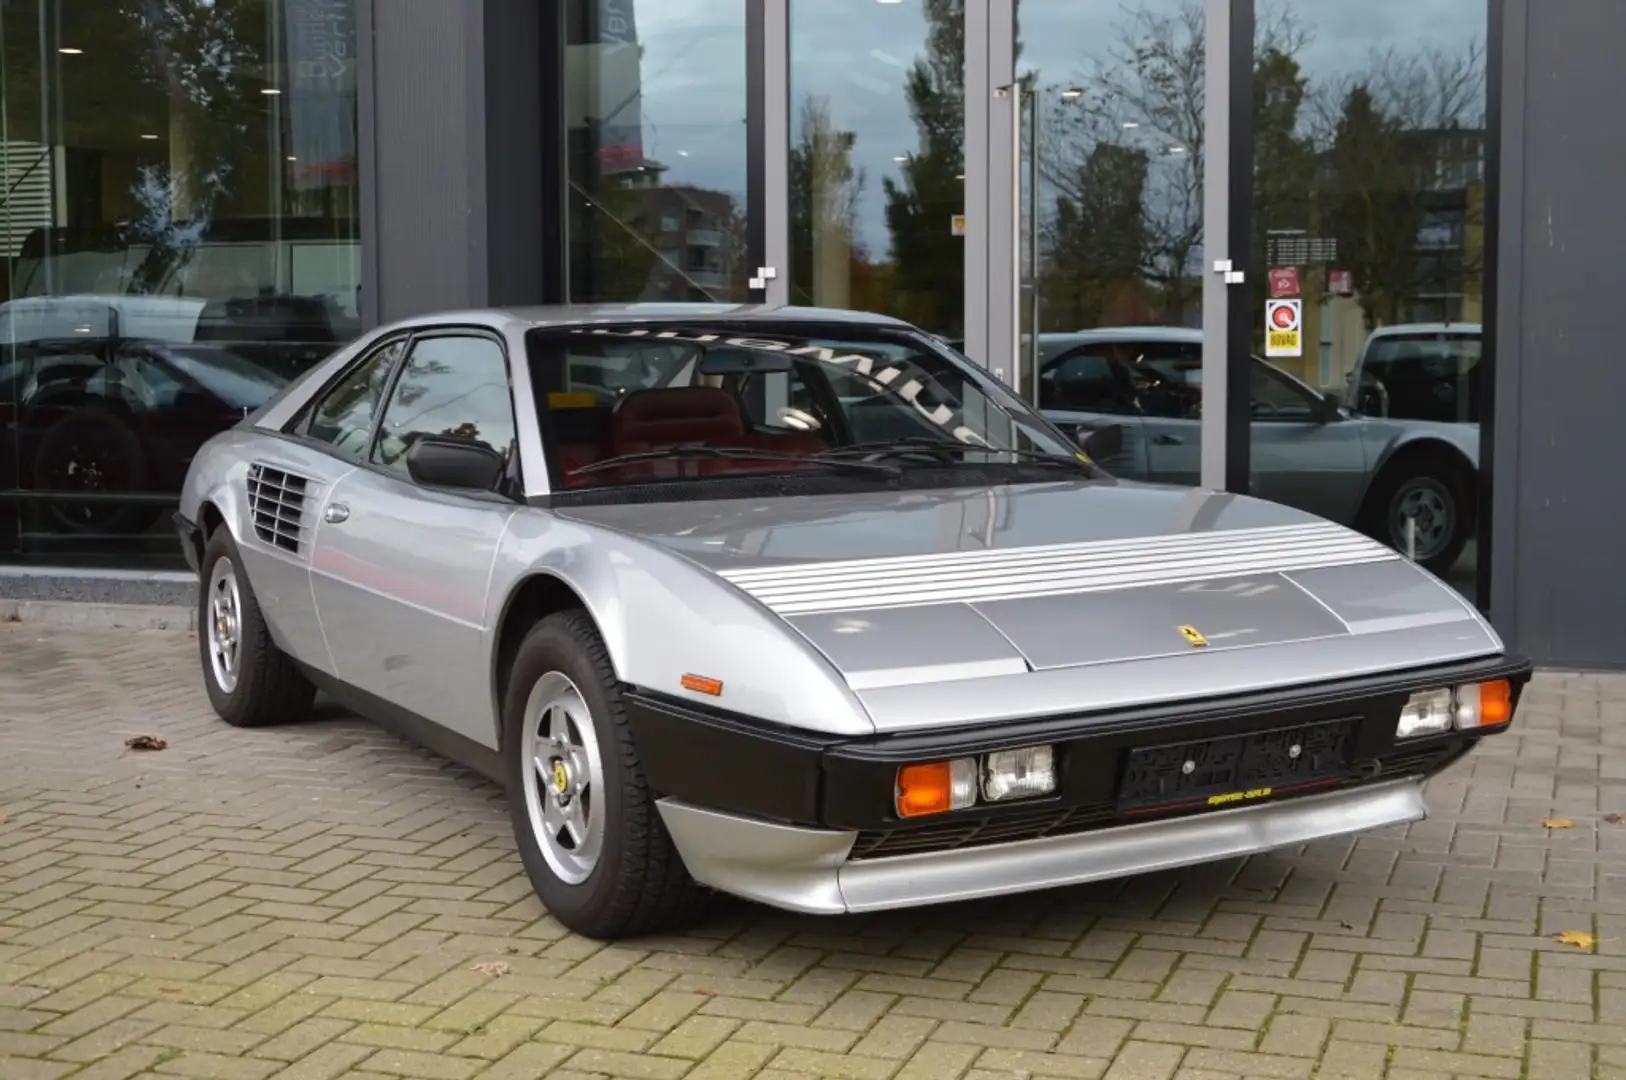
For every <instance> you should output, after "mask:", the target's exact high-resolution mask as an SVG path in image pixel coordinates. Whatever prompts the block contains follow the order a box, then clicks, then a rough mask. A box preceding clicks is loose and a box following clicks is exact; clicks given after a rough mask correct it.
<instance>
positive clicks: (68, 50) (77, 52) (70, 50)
mask: <svg viewBox="0 0 1626 1080" xmlns="http://www.w3.org/2000/svg"><path fill="white" fill-rule="evenodd" d="M57 52H59V53H61V54H62V55H64V56H83V55H84V52H85V50H83V49H76V48H74V47H73V46H72V45H64V46H62V48H60V49H58V50H57Z"/></svg>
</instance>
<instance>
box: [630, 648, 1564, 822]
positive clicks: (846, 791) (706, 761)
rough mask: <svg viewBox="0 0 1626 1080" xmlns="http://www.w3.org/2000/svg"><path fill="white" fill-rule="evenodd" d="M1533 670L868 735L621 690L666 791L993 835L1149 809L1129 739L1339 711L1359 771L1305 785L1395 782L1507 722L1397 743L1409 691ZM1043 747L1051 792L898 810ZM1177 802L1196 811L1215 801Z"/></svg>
mask: <svg viewBox="0 0 1626 1080" xmlns="http://www.w3.org/2000/svg"><path fill="white" fill-rule="evenodd" d="M1531 670H1532V668H1531V665H1530V664H1529V662H1527V661H1525V660H1523V659H1518V658H1510V657H1497V658H1494V659H1492V660H1488V661H1485V660H1482V661H1474V662H1469V663H1463V664H1450V665H1438V666H1434V667H1430V668H1422V669H1417V670H1413V671H1404V672H1390V673H1386V674H1384V675H1381V676H1374V677H1363V678H1357V679H1349V680H1343V681H1340V682H1337V683H1321V684H1317V685H1313V686H1308V687H1296V688H1291V689H1285V690H1272V691H1267V692H1263V693H1256V694H1248V695H1240V696H1235V697H1228V698H1218V699H1214V700H1211V701H1195V702H1192V701H1186V702H1179V703H1174V704H1168V705H1159V706H1155V707H1147V708H1139V709H1128V710H1121V711H1116V712H1111V713H1076V714H1071V715H1066V716H1052V717H1043V718H1039V719H1033V720H1018V721H1004V722H997V723H988V724H974V725H968V726H965V727H960V728H952V729H948V730H936V731H926V732H911V733H900V734H892V735H871V736H864V737H851V736H837V735H825V734H820V733H817V732H807V731H799V730H796V729H792V728H787V727H784V726H782V725H777V724H771V723H765V722H763V721H760V720H756V719H754V718H750V717H742V716H737V715H732V714H728V713H724V712H722V711H720V710H715V709H711V708H707V707H705V706H702V705H699V704H697V703H694V702H690V701H685V700H682V699H679V698H675V697H672V696H669V695H666V694H657V693H651V692H649V691H643V690H629V691H627V693H626V695H625V700H626V706H627V717H628V721H629V723H630V724H631V726H632V732H633V737H634V738H635V739H636V740H637V743H638V748H639V757H640V759H641V762H642V765H643V770H644V775H645V778H646V779H647V781H648V783H649V785H650V787H651V789H653V790H654V791H655V792H656V793H657V794H659V795H664V796H672V797H675V798H678V799H682V800H683V801H685V802H688V803H691V804H693V805H696V806H703V807H706V808H709V809H713V810H717V811H720V812H724V813H735V814H741V815H745V816H749V817H757V818H763V819H766V820H771V821H778V822H784V823H786V824H793V825H805V826H811V827H823V828H833V829H850V830H854V831H858V832H861V833H866V834H869V835H871V836H874V835H877V834H880V833H886V834H889V835H893V836H897V835H899V834H904V833H911V832H914V831H916V830H921V831H926V830H934V829H936V830H941V829H955V828H964V827H970V826H977V827H979V828H980V829H981V830H982V831H984V832H987V831H989V829H991V828H992V829H994V831H998V829H997V827H999V826H1000V825H1001V823H1002V822H1008V823H1010V824H1011V825H1013V826H1014V825H1015V824H1016V822H1017V819H1020V818H1024V817H1027V818H1031V817H1033V816H1034V815H1035V814H1039V815H1044V814H1053V813H1055V812H1058V811H1065V812H1067V815H1068V817H1069V819H1074V818H1077V817H1079V816H1080V815H1082V816H1083V817H1086V818H1092V819H1093V818H1094V817H1095V816H1097V815H1096V812H1095V811H1092V810H1091V809H1090V808H1100V807H1103V806H1104V807H1106V808H1108V810H1110V811H1111V812H1112V814H1111V816H1112V818H1113V820H1135V819H1140V818H1143V817H1144V816H1145V815H1144V814H1134V815H1129V814H1126V813H1124V812H1123V811H1121V810H1119V809H1118V808H1117V807H1116V796H1117V792H1118V790H1119V787H1120V783H1121V781H1122V778H1123V770H1124V765H1125V762H1126V760H1127V758H1128V754H1129V752H1130V751H1131V750H1133V749H1140V748H1144V747H1146V746H1148V745H1158V744H1174V743H1195V742H1201V741H1204V740H1209V739H1217V738H1224V737H1227V736H1235V735H1241V734H1249V733H1254V732H1260V731H1264V730H1267V729H1270V728H1280V727H1284V726H1290V725H1291V726H1298V725H1310V724H1317V723H1323V722H1328V721H1335V720H1342V719H1348V720H1353V721H1355V722H1356V724H1357V728H1356V731H1355V734H1354V736H1353V743H1352V746H1351V747H1350V751H1349V753H1350V767H1349V769H1348V770H1347V771H1345V772H1342V773H1340V774H1338V775H1336V776H1332V777H1328V778H1324V779H1326V781H1327V782H1326V783H1318V784H1317V785H1316V786H1315V787H1314V788H1313V789H1311V788H1307V789H1305V791H1304V793H1305V794H1308V793H1310V792H1311V791H1312V790H1326V789H1327V788H1328V787H1329V786H1346V785H1349V784H1355V783H1365V782H1370V781H1372V780H1375V779H1379V778H1384V779H1392V778H1393V777H1394V776H1396V775H1397V773H1396V772H1395V771H1394V770H1395V767H1396V765H1397V764H1399V763H1401V762H1404V763H1405V767H1406V768H1407V769H1409V770H1410V773H1409V774H1415V775H1432V774H1433V773H1434V772H1437V771H1439V770H1440V769H1441V768H1444V767H1445V765H1447V764H1449V763H1450V762H1451V761H1454V760H1456V758H1458V757H1460V756H1461V755H1462V754H1463V753H1466V752H1467V751H1468V750H1469V749H1471V748H1472V747H1473V746H1474V745H1475V744H1476V743H1477V742H1478V741H1479V740H1480V739H1482V738H1484V737H1485V736H1487V735H1494V734H1497V733H1498V732H1499V731H1500V730H1505V729H1504V728H1498V729H1480V730H1476V731H1452V732H1447V733H1444V734H1441V735H1435V736H1428V737H1424V738H1418V739H1408V740H1405V741H1404V742H1397V741H1396V740H1395V737H1394V729H1395V723H1396V721H1397V720H1398V718H1399V715H1400V710H1401V708H1402V707H1403V706H1404V705H1405V702H1406V699H1407V697H1408V696H1409V695H1410V694H1412V693H1413V692H1414V691H1417V690H1424V689H1431V688H1434V687H1440V686H1450V685H1456V684H1460V683H1467V682H1476V681H1483V680H1487V679H1496V678H1506V679H1508V680H1509V681H1511V682H1512V684H1513V697H1514V706H1515V709H1516V708H1517V705H1518V700H1519V696H1520V694H1521V692H1522V690H1523V688H1524V685H1525V683H1527V682H1528V681H1529V678H1530V674H1531ZM1036 744H1049V745H1052V746H1054V747H1055V748H1056V754H1057V764H1056V767H1057V790H1056V793H1055V794H1054V795H1053V796H1049V797H1045V798H1042V799H1028V800H1022V801H1019V802H1012V803H1009V804H1004V805H998V804H996V805H981V806H978V807H976V808H974V809H969V810H966V811H958V812H955V813H951V814H944V815H940V816H934V817H931V818H927V819H924V820H922V821H919V822H904V821H902V820H900V819H899V818H898V816H897V813H896V810H895V807H894V806H893V785H894V783H895V779H896V775H897V769H898V766H900V765H903V764H907V763H910V762H920V761H940V760H943V759H946V758H955V757H971V756H976V755H979V754H985V753H989V752H991V751H995V750H1004V749H1012V748H1016V747H1022V746H1032V745H1036ZM1179 809H1181V810H1182V812H1198V813H1200V812H1203V811H1205V810H1207V809H1209V807H1207V806H1206V805H1205V806H1194V807H1185V808H1179ZM1105 823H1108V824H1110V823H1111V822H1110V821H1108V822H1105ZM1016 831H1018V832H1021V831H1022V830H1021V829H1017V830H1016Z"/></svg>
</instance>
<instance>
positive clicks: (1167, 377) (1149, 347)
mask: <svg viewBox="0 0 1626 1080" xmlns="http://www.w3.org/2000/svg"><path fill="white" fill-rule="evenodd" d="M1126 351H1127V352H1130V353H1132V356H1131V357H1130V358H1129V365H1128V366H1129V368H1130V370H1132V371H1133V372H1134V375H1135V399H1136V401H1137V402H1138V404H1139V406H1140V409H1141V411H1142V412H1143V413H1144V414H1145V415H1147V416H1151V417H1156V418H1158V419H1161V420H1200V419H1202V411H1203V350H1202V346H1201V345H1199V344H1196V343H1195V342H1183V341H1148V342H1141V343H1139V344H1136V345H1132V346H1129V347H1128V348H1127V349H1126Z"/></svg>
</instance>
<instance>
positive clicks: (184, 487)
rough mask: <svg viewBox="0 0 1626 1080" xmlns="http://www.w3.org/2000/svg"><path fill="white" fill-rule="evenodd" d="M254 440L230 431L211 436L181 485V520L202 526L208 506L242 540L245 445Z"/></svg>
mask: <svg viewBox="0 0 1626 1080" xmlns="http://www.w3.org/2000/svg"><path fill="white" fill-rule="evenodd" d="M253 438H254V436H253V435H251V434H250V433H248V432H244V431H240V430H238V429H235V428H234V429H232V430H230V431H223V432H221V433H220V434H218V435H215V436H213V437H212V438H210V439H209V440H208V441H207V442H205V443H204V444H203V446H202V447H200V448H199V449H198V452H197V453H196V454H195V455H193V457H192V463H191V464H190V465H189V466H187V470H186V479H185V480H183V481H182V482H181V498H180V506H179V507H178V509H179V510H180V513H181V516H183V517H185V518H186V519H187V520H188V521H191V522H193V523H194V524H196V525H199V526H201V525H202V524H203V520H202V513H203V505H204V504H205V503H208V504H210V505H212V506H213V507H214V508H215V510H217V511H218V512H219V513H220V516H221V518H222V519H223V520H224V521H225V522H226V523H227V524H228V525H229V526H230V528H231V531H232V536H233V537H234V538H236V539H238V540H241V539H242V536H243V530H244V529H245V528H247V525H248V507H247V505H246V502H247V500H246V499H245V497H244V492H245V491H246V484H245V483H244V477H245V476H246V475H247V473H248V458H249V453H248V450H247V444H248V443H249V442H250V441H251V440H252V439H253Z"/></svg>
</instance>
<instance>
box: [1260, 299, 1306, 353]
mask: <svg viewBox="0 0 1626 1080" xmlns="http://www.w3.org/2000/svg"><path fill="white" fill-rule="evenodd" d="M1303 321H1304V301H1302V300H1297V299H1294V300H1280V299H1278V300H1266V301H1265V356H1266V357H1267V358H1273V357H1277V356H1303V355H1304V342H1303V337H1302V329H1303Z"/></svg>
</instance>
